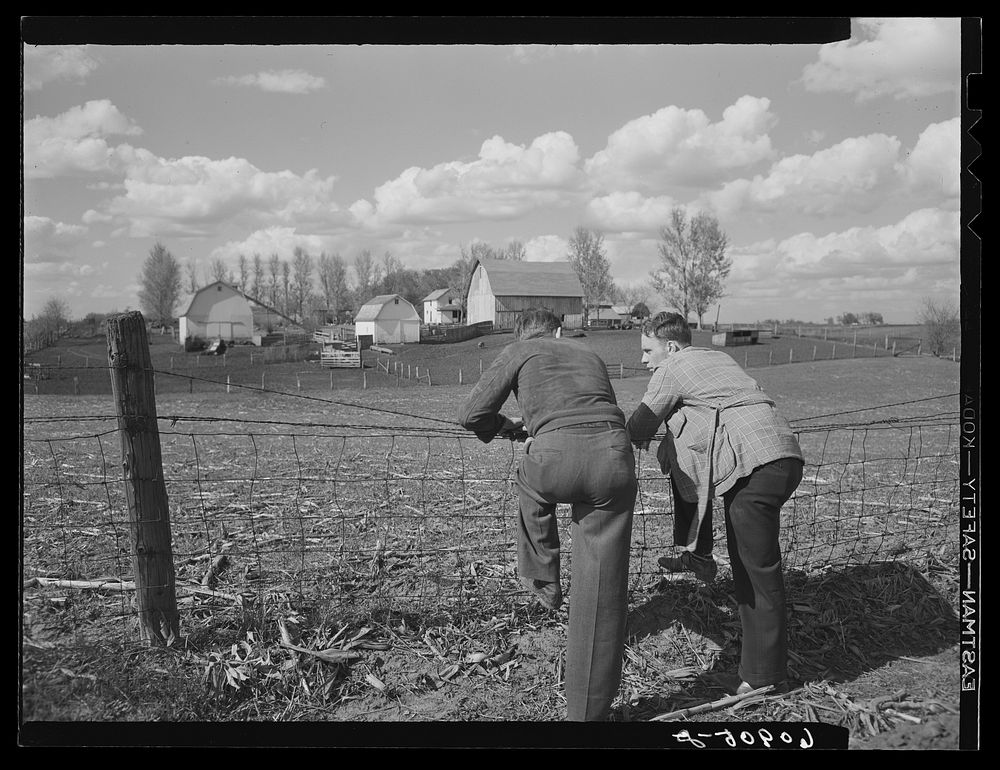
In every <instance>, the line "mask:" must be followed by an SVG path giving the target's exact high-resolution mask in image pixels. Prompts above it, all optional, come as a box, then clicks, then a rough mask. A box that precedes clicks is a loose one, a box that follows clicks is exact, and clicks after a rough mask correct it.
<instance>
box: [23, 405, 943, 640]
mask: <svg viewBox="0 0 1000 770" xmlns="http://www.w3.org/2000/svg"><path fill="white" fill-rule="evenodd" d="M440 422H442V423H443V421H440ZM795 428H796V430H797V431H798V433H799V439H800V443H801V445H802V448H803V451H804V453H805V456H806V466H805V473H804V477H803V481H802V483H801V484H800V486H799V488H798V490H797V491H796V493H795V495H794V496H793V497H792V499H791V500H789V502H788V503H787V504H786V505H785V507H784V509H783V514H782V548H783V554H784V558H785V564H786V569H788V570H802V571H805V572H810V571H820V570H825V569H828V568H830V567H832V566H840V565H864V564H871V563H875V562H880V563H881V562H891V561H907V560H919V559H926V558H927V556H928V555H932V556H934V557H936V558H939V559H942V560H944V561H949V560H951V559H952V555H953V554H955V553H957V543H958V499H959V468H958V441H959V421H958V415H957V412H956V413H954V414H952V413H950V412H949V413H945V414H935V415H925V416H921V417H911V418H906V419H893V420H883V421H873V422H869V423H864V424H859V423H847V424H834V423H826V424H819V423H818V422H817V419H815V418H814V419H813V420H805V421H800V422H799V423H796V424H795ZM159 438H160V442H161V448H162V467H163V477H164V481H165V484H166V490H167V496H168V500H169V511H170V527H171V535H172V557H173V565H174V571H175V581H176V582H175V587H176V594H177V598H178V609H179V610H180V613H181V627H182V629H183V628H185V627H187V628H191V627H192V626H197V625H198V624H204V623H209V622H215V623H217V622H220V618H223V617H226V616H227V615H232V616H233V617H237V618H238V617H240V616H242V617H244V618H245V617H246V616H248V615H250V616H255V615H256V616H260V615H261V614H263V613H267V612H268V611H269V609H270V608H274V607H278V606H283V607H286V606H290V605H294V606H300V607H301V606H308V607H312V608H322V610H323V612H325V613H328V614H330V615H333V616H336V617H337V618H339V619H340V620H341V621H348V620H351V621H358V622H364V621H365V620H368V621H369V622H372V621H376V620H377V619H378V618H383V617H387V616H389V615H403V616H409V617H412V618H416V619H418V622H419V621H420V620H422V622H425V623H431V622H435V621H440V619H442V618H447V619H448V620H449V621H450V622H461V620H462V619H463V618H476V619H482V618H489V617H490V616H494V615H498V614H501V613H504V612H509V611H510V609H511V607H512V605H514V604H516V603H522V604H523V603H524V602H526V601H528V597H526V595H525V593H524V592H523V590H522V589H521V588H520V586H519V584H518V581H517V576H516V570H515V563H516V558H515V537H516V527H517V523H516V518H517V495H516V489H515V486H514V478H515V473H516V469H517V464H518V460H519V455H520V452H521V451H522V448H521V445H519V444H515V443H511V442H506V441H494V442H492V443H490V444H482V443H481V442H479V441H478V440H477V439H475V437H474V436H472V435H471V434H469V433H467V432H465V431H461V430H459V429H457V428H456V427H454V426H444V427H441V428H434V427H432V428H428V427H426V426H420V427H413V428H404V427H400V426H399V425H394V426H393V428H392V429H387V428H380V427H378V426H373V425H362V424H347V423H345V424H317V423H315V422H301V423H299V422H294V421H289V420H287V419H286V420H274V421H272V420H250V419H238V418H226V419H218V418H211V417H204V416H171V417H161V418H160V420H159ZM638 468H639V486H640V492H639V497H638V500H637V503H636V511H635V522H634V527H633V539H632V545H631V561H630V587H631V590H632V592H633V593H634V592H636V591H639V590H641V589H643V588H645V587H648V586H650V585H652V584H654V583H655V582H656V581H658V580H659V579H660V574H659V572H660V571H659V568H658V567H657V565H656V558H657V557H658V556H660V555H661V554H663V553H664V552H667V551H669V550H671V549H672V538H671V532H672V517H673V507H672V499H671V494H670V485H669V479H666V478H664V477H663V476H662V475H661V474H660V472H659V469H658V468H657V466H656V461H655V456H654V453H653V452H641V453H639V455H638ZM717 505H719V503H718V502H717ZM128 513H129V511H128V506H127V503H126V500H125V496H124V491H123V484H122V458H121V446H120V442H119V438H118V430H117V418H116V417H115V416H114V415H110V414H109V415H77V416H72V417H37V418H32V419H26V420H25V422H24V440H23V528H22V566H23V579H24V582H23V592H22V599H23V613H22V621H23V628H24V633H25V636H26V638H28V639H29V640H30V641H31V643H33V644H36V645H39V646H44V645H45V644H47V643H48V641H47V640H51V639H54V638H56V637H58V639H59V643H60V645H66V644H67V643H69V641H70V639H72V640H75V642H76V643H78V644H80V645H86V644H94V643H100V644H108V643H122V644H133V643H138V642H139V631H138V623H137V621H136V618H135V606H134V591H133V590H132V589H133V588H134V585H132V584H131V581H132V579H133V576H132V573H131V571H132V566H131V565H132V562H131V548H132V544H131V541H130V525H129V521H128ZM558 513H559V519H560V525H561V527H562V530H561V532H562V538H563V541H562V542H563V583H564V587H566V588H567V589H568V592H569V594H570V596H571V595H572V586H571V584H570V583H569V577H570V574H571V563H570V559H569V554H570V548H569V542H570V531H569V525H568V522H569V515H568V513H569V506H559V512H558ZM714 518H715V526H716V537H717V546H718V543H724V542H725V540H724V538H725V534H724V523H723V516H722V513H721V510H717V512H716V515H715V517H714ZM717 554H718V555H719V556H720V557H721V558H722V560H723V564H725V549H724V546H723V547H721V548H717Z"/></svg>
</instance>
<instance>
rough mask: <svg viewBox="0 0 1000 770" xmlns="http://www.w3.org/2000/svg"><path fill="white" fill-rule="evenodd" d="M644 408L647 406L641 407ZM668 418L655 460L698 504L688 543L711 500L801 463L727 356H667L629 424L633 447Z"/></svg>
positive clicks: (689, 352)
mask: <svg viewBox="0 0 1000 770" xmlns="http://www.w3.org/2000/svg"><path fill="white" fill-rule="evenodd" d="M644 407H645V408H644ZM664 420H666V423H667V433H666V435H665V436H664V438H663V440H662V441H661V442H660V445H659V448H658V450H657V453H656V456H657V458H658V459H659V461H660V468H661V470H662V471H663V472H664V473H670V474H671V476H672V477H673V479H674V482H675V483H676V484H677V489H678V491H679V492H680V493H681V496H682V497H683V498H684V499H685V500H687V501H689V502H697V503H698V504H699V505H698V516H696V517H695V521H694V522H692V527H691V531H690V532H689V537H688V543H689V546H690V547H693V546H694V542H695V539H696V538H697V535H698V527H699V526H700V524H701V519H702V517H703V516H704V513H705V511H706V510H708V506H709V505H710V503H711V500H712V498H713V497H717V496H720V495H723V494H725V493H726V492H727V491H728V490H729V489H731V488H732V486H733V485H734V484H735V483H736V482H737V481H738V480H739V479H741V478H743V477H745V476H749V475H750V474H751V473H752V472H753V471H754V469H755V468H758V467H759V466H761V465H764V464H765V463H769V462H771V461H772V460H779V459H781V458H785V457H795V458H798V459H800V460H802V459H804V458H803V455H802V450H801V448H800V447H799V442H798V439H797V438H796V436H795V434H794V433H793V432H792V429H791V428H790V427H789V425H788V422H787V421H786V420H785V419H784V418H783V417H782V416H781V415H780V414H779V413H778V410H777V407H776V406H775V405H774V402H773V401H772V400H771V399H770V398H769V397H768V396H767V394H766V393H764V391H763V390H762V389H761V387H760V386H759V385H758V384H757V382H756V380H754V379H753V378H752V377H750V376H749V375H747V373H746V372H745V371H743V369H742V367H740V365H739V364H737V363H736V361H734V360H733V358H732V357H731V356H729V355H728V354H726V353H723V352H722V351H719V350H709V349H707V348H699V347H690V346H689V347H686V348H682V349H681V350H679V351H678V352H676V353H674V354H672V355H670V356H668V357H666V358H665V359H664V360H663V361H662V362H661V363H660V365H659V366H657V368H656V370H655V371H654V372H653V376H652V378H651V379H650V381H649V385H648V387H647V389H646V394H645V395H644V396H643V397H642V403H641V404H640V406H639V407H638V408H637V409H636V410H635V412H634V413H633V414H632V416H631V418H629V421H628V432H629V435H630V437H631V438H632V440H633V441H645V440H649V439H651V438H652V437H653V436H654V435H655V434H656V431H657V429H658V428H659V426H660V425H661V424H662V423H663V421H664Z"/></svg>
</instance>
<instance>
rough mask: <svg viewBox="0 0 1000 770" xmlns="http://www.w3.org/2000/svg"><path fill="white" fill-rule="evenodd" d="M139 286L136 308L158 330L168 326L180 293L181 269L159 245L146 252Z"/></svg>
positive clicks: (171, 255)
mask: <svg viewBox="0 0 1000 770" xmlns="http://www.w3.org/2000/svg"><path fill="white" fill-rule="evenodd" d="M139 284H140V286H141V287H142V288H141V289H140V290H139V304H140V307H141V308H142V312H143V314H144V315H145V316H146V318H147V320H149V321H151V322H153V323H158V324H160V325H161V326H165V325H167V324H169V323H171V322H172V321H173V317H174V306H175V305H176V304H177V299H178V297H180V293H181V267H180V264H179V263H178V262H177V260H176V259H174V255H173V254H171V253H170V252H169V251H167V250H166V248H164V246H163V245H162V244H161V243H159V242H157V243H156V244H154V246H153V248H152V249H150V250H149V256H148V257H146V261H145V262H143V265H142V275H141V276H140V277H139Z"/></svg>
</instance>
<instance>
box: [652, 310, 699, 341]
mask: <svg viewBox="0 0 1000 770" xmlns="http://www.w3.org/2000/svg"><path fill="white" fill-rule="evenodd" d="M642 333H643V334H644V335H646V336H647V337H656V338H657V339H661V340H674V341H675V342H682V343H684V344H685V345H690V344H691V327H690V326H689V325H688V322H687V319H686V318H684V316H682V315H681V314H680V313H670V312H667V311H666V310H664V311H662V312H660V313H657V314H656V315H653V316H650V317H649V318H646V319H645V320H643V322H642Z"/></svg>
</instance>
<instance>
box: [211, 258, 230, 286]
mask: <svg viewBox="0 0 1000 770" xmlns="http://www.w3.org/2000/svg"><path fill="white" fill-rule="evenodd" d="M211 270H212V280H213V281H222V282H223V283H229V284H231V283H233V274H232V273H231V272H229V268H228V267H226V263H225V262H224V261H223V260H222V257H216V258H215V259H213V260H212V267H211Z"/></svg>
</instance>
